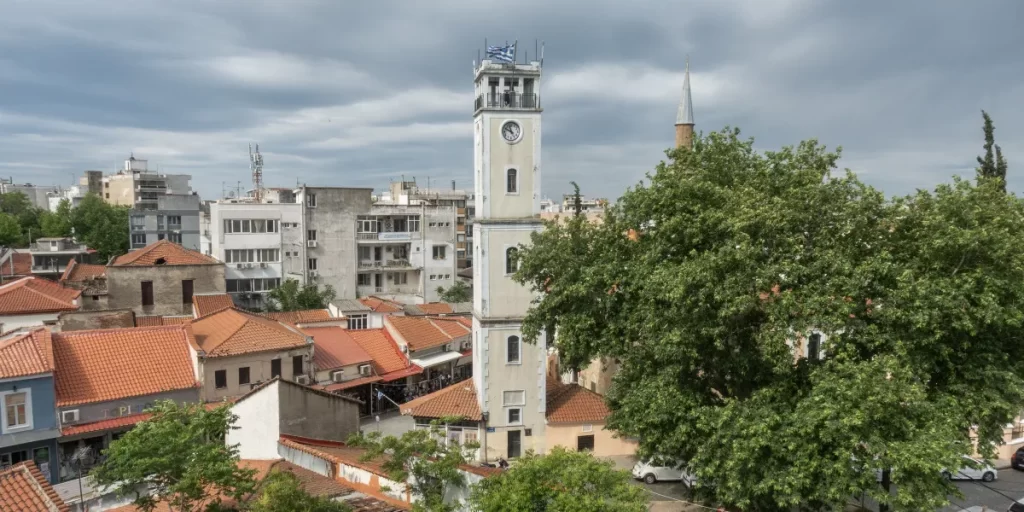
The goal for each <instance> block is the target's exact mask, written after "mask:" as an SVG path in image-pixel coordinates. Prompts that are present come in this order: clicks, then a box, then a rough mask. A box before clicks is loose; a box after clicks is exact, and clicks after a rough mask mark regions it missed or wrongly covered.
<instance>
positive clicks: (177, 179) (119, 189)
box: [101, 156, 192, 210]
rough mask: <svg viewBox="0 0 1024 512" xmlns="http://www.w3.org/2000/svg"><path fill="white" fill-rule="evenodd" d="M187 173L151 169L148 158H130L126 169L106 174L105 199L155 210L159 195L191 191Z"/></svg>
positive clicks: (189, 178) (188, 192) (116, 203)
mask: <svg viewBox="0 0 1024 512" xmlns="http://www.w3.org/2000/svg"><path fill="white" fill-rule="evenodd" d="M191 180H192V176H190V175H188V174H162V173H158V172H152V171H150V170H149V167H148V161H146V160H141V159H138V158H135V157H134V156H132V157H130V158H129V159H128V160H125V161H124V169H122V170H120V171H118V172H117V174H111V175H109V176H104V177H103V179H102V182H103V195H102V196H101V197H102V198H103V200H104V201H106V202H108V203H110V204H115V205H119V206H128V207H130V208H138V209H143V210H146V209H156V208H157V202H158V199H159V197H160V196H163V195H167V194H191V193H192V187H191V186H190V185H189V182H190V181H191Z"/></svg>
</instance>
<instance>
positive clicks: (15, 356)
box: [0, 328, 53, 379]
mask: <svg viewBox="0 0 1024 512" xmlns="http://www.w3.org/2000/svg"><path fill="white" fill-rule="evenodd" d="M52 371H53V344H52V340H51V339H50V331H48V330H47V329H45V328H39V329H35V330H33V331H31V332H28V333H25V334H22V335H18V336H15V337H13V338H10V339H7V340H4V341H0V379H10V378H14V377H25V376H29V375H38V374H42V373H49V372H52Z"/></svg>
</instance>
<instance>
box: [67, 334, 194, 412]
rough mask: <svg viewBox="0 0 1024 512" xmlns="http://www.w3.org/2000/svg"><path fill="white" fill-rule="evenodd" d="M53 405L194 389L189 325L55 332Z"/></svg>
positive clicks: (192, 340)
mask: <svg viewBox="0 0 1024 512" xmlns="http://www.w3.org/2000/svg"><path fill="white" fill-rule="evenodd" d="M52 339H53V353H54V359H55V362H56V366H55V367H56V371H55V372H54V387H55V389H56V393H57V406H58V407H65V406H70V405H77V404H85V403H94V402H107V401H111V400H120V399H124V398H131V397H136V396H144V395H152V394H156V393H163V392H167V391H175V390H182V389H190V388H195V387H197V383H196V377H195V368H194V367H193V366H192V357H191V356H190V355H189V345H194V344H195V340H194V338H193V337H192V330H191V328H190V326H188V325H176V326H165V327H137V328H134V329H105V330H96V331H72V332H61V333H53V334H52Z"/></svg>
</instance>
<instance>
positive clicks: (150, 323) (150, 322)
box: [135, 316, 192, 327]
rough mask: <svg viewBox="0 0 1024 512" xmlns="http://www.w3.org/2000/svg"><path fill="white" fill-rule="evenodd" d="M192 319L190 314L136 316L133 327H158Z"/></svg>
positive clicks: (178, 323)
mask: <svg viewBox="0 0 1024 512" xmlns="http://www.w3.org/2000/svg"><path fill="white" fill-rule="evenodd" d="M190 321H192V317H190V316H137V317H135V327H158V326H161V325H181V324H187V323H189V322H190Z"/></svg>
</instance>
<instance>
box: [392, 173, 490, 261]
mask: <svg viewBox="0 0 1024 512" xmlns="http://www.w3.org/2000/svg"><path fill="white" fill-rule="evenodd" d="M380 202H381V203H384V204H404V205H423V206H426V207H427V208H431V207H450V208H454V209H455V260H456V261H455V264H456V267H457V268H460V269H462V268H469V267H471V266H473V251H471V250H467V249H468V248H472V247H473V217H474V214H475V212H476V207H475V204H474V201H473V193H472V192H470V191H466V190H461V189H456V188H455V181H454V180H453V181H452V187H451V188H450V189H443V188H420V187H419V186H417V185H416V180H412V181H405V180H402V181H398V182H392V183H391V185H390V186H389V187H388V191H387V192H385V193H384V194H382V196H381V200H380Z"/></svg>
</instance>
